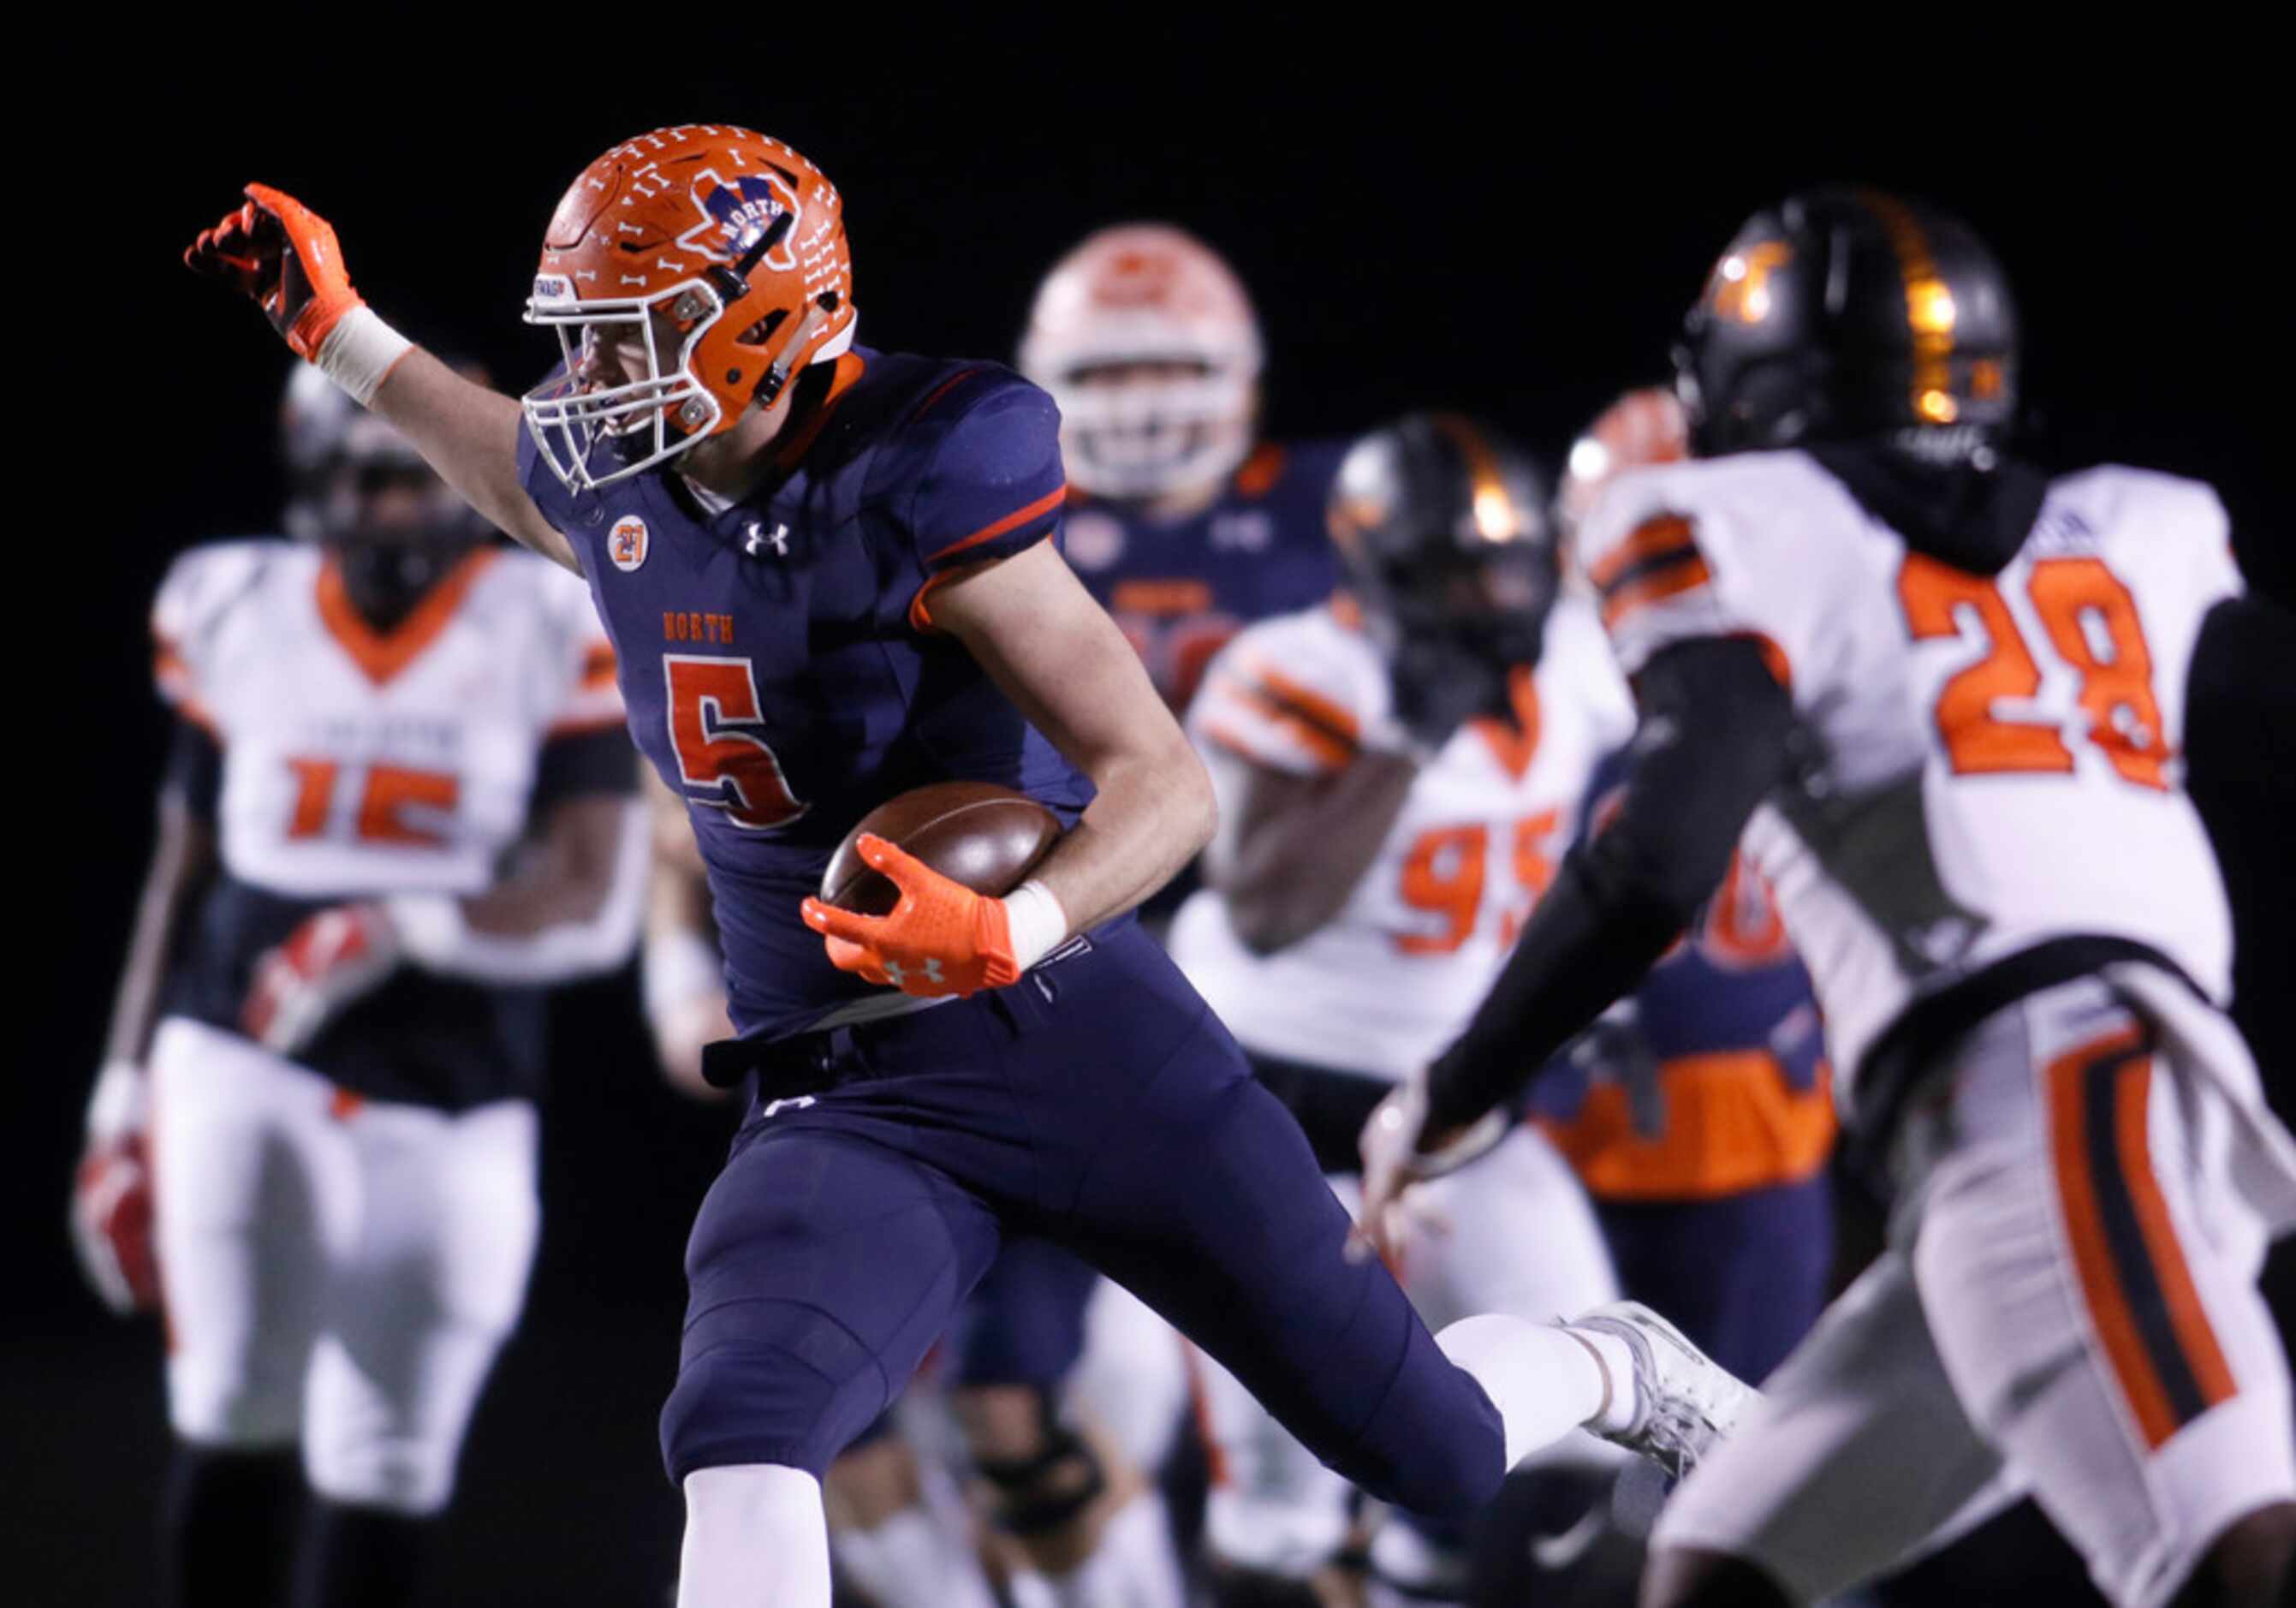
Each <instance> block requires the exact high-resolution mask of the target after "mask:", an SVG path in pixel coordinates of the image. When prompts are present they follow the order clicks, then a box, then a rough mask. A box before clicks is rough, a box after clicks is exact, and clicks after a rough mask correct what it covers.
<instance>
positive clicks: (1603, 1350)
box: [1554, 1324, 1636, 1432]
mask: <svg viewBox="0 0 2296 1608" xmlns="http://www.w3.org/2000/svg"><path fill="white" fill-rule="evenodd" d="M1554 1326H1555V1327H1556V1328H1558V1329H1560V1330H1562V1332H1563V1333H1566V1334H1568V1335H1570V1338H1571V1339H1573V1340H1575V1341H1579V1343H1580V1344H1581V1345H1584V1346H1587V1347H1589V1348H1591V1349H1592V1350H1594V1352H1595V1355H1596V1356H1598V1357H1600V1358H1602V1360H1603V1369H1604V1371H1605V1372H1607V1373H1608V1374H1610V1376H1611V1399H1609V1400H1608V1401H1607V1402H1605V1403H1603V1407H1602V1410H1601V1411H1600V1412H1599V1413H1597V1414H1596V1415H1595V1416H1594V1417H1592V1418H1590V1419H1588V1420H1587V1428H1588V1429H1590V1430H1607V1431H1611V1432H1616V1431H1619V1430H1623V1429H1626V1428H1628V1427H1629V1426H1631V1425H1632V1424H1633V1423H1634V1421H1635V1405H1636V1403H1635V1355H1634V1353H1633V1352H1632V1351H1629V1350H1628V1349H1627V1342H1626V1341H1623V1340H1620V1338H1619V1337H1618V1336H1617V1335H1615V1334H1610V1333H1604V1332H1603V1331H1602V1330H1600V1329H1581V1328H1579V1327H1578V1326H1577V1325H1572V1324H1557V1325H1554Z"/></svg>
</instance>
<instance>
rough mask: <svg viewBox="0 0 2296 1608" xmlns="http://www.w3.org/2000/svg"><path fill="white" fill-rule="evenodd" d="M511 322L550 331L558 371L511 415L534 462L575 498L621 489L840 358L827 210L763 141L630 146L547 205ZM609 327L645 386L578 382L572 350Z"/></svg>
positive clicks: (691, 132)
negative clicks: (619, 484)
mask: <svg viewBox="0 0 2296 1608" xmlns="http://www.w3.org/2000/svg"><path fill="white" fill-rule="evenodd" d="M526 321H527V322H528V323H529V324H548V325H550V326H552V327H553V328H554V329H556V330H557V332H558V340H559V346H560V349H562V352H563V353H564V355H565V358H566V369H565V373H563V374H561V375H558V376H556V377H554V378H553V379H552V380H551V381H548V382H546V383H545V384H543V385H542V386H539V387H537V389H536V390H532V391H529V392H528V393H527V395H526V397H525V398H524V402H523V406H524V407H525V409H526V423H527V428H528V430H529V431H532V432H533V435H534V439H535V444H536V445H537V447H540V448H541V451H542V456H543V461H544V462H545V463H546V464H549V465H550V468H551V470H552V472H553V473H555V474H556V475H557V476H558V478H559V479H560V480H563V481H565V482H566V484H567V486H568V487H569V488H570V489H572V490H575V491H583V490H588V489H592V488H596V487H599V486H603V485H607V484H609V483H611V482H612V481H615V480H621V479H623V478H625V477H626V476H628V475H633V474H636V473H638V472H640V471H642V470H645V469H651V468H652V467H653V466H654V465H655V464H660V463H662V462H664V461H666V460H667V459H669V458H672V457H675V456H676V455H677V454H679V453H681V452H684V451H685V450H686V449H687V448H688V447H692V446H693V445H694V444H695V443H696V442H698V441H701V440H703V439H707V438H708V437H710V436H713V435H716V434H717V433H718V432H719V431H726V430H731V429H732V428H733V427H734V423H735V421H737V420H738V419H740V417H741V416H742V412H743V411H744V410H745V409H746V408H747V407H748V406H749V405H750V402H752V401H758V402H762V403H765V404H767V405H770V404H771V403H772V402H773V401H774V399H775V398H776V397H778V396H779V395H780V394H781V392H782V390H783V388H784V387H785V386H787V385H788V383H789V381H790V378H791V375H792V374H794V373H797V372H798V371H799V369H801V368H803V367H804V366H805V365H807V364H809V363H820V362H824V361H826V360H828V359H830V358H832V357H837V356H839V355H840V353H842V352H843V351H844V350H845V349H847V348H848V347H849V346H851V345H852V343H853V322H854V312H853V267H852V262H851V259H850V258H849V255H848V253H847V250H846V246H845V224H844V216H843V203H842V202H841V201H840V199H839V197H838V193H837V190H836V187H835V186H834V185H832V184H831V183H830V182H829V180H828V179H826V178H825V177H824V176H822V172H821V170H820V169H819V168H816V167H815V166H814V165H813V164H812V163H811V162H809V161H808V160H805V158H804V157H802V156H799V154H798V153H797V152H795V151H792V150H791V148H790V147H789V146H787V145H784V144H782V142H781V141H779V140H776V139H771V138H768V137H767V136H766V135H762V134H752V133H751V132H750V130H748V129H746V128H735V127H729V126H727V125H726V124H722V123H718V124H710V123H701V124H688V125H684V126H681V127H672V128H657V129H655V130H654V131H653V132H652V134H642V135H638V136H637V137H636V138H635V139H632V140H627V141H625V142H624V143H623V144H619V145H617V146H615V147H614V148H613V149H612V150H611V151H609V152H606V153H605V154H604V155H603V156H602V157H600V158H599V159H598V160H596V161H594V162H592V163H591V164H590V165H589V166H588V167H587V168H584V169H583V170H582V172H581V175H580V176H578V177H577V178H576V179H575V181H574V183H573V185H572V186H571V187H570V189H568V191H567V192H566V194H565V195H564V197H563V198H562V199H561V200H560V201H559V203H558V209H557V211H555V212H554V213H553V214H552V215H551V218H550V228H549V232H548V233H547V234H545V236H544V239H543V243H542V260H541V263H540V265H539V267H537V269H536V271H535V275H534V293H533V294H532V295H531V296H529V298H528V299H527V303H526ZM615 324H626V325H635V327H636V328H637V330H638V331H639V332H641V333H642V336H643V339H644V348H645V354H646V362H647V369H648V372H647V373H646V375H645V377H644V378H643V379H639V380H633V381H629V382H627V383H626V384H620V385H596V384H592V383H589V382H586V381H585V380H584V379H583V378H582V376H581V375H580V373H579V372H578V371H579V368H580V365H581V355H582V353H581V349H582V346H583V343H584V342H586V341H589V340H596V339H599V336H598V333H597V332H598V330H599V329H600V328H601V327H602V326H611V325H615ZM673 341H674V342H675V344H676V351H675V352H674V353H672V352H670V351H669V350H668V347H669V345H670V344H671V343H672V342H673ZM602 448H603V451H602V450H601V449H602Z"/></svg>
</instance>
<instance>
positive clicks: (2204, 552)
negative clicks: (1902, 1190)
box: [1582, 452, 2240, 1097]
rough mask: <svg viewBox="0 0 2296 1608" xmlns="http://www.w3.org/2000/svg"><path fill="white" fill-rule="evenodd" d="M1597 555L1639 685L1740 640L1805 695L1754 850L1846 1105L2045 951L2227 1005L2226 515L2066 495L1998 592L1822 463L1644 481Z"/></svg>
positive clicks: (2119, 476) (2040, 521) (2178, 487)
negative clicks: (1936, 994) (1947, 997)
mask: <svg viewBox="0 0 2296 1608" xmlns="http://www.w3.org/2000/svg"><path fill="white" fill-rule="evenodd" d="M1582 542H1583V546H1582V553H1583V554H1584V557H1585V561H1586V563H1587V570H1588V572H1589V574H1590V575H1591V576H1592V577H1593V578H1594V579H1595V582H1596V584H1597V586H1598V587H1600V588H1601V591H1602V595H1603V603H1602V607H1603V619H1604V623H1605V624H1606V625H1607V626H1608V628H1609V629H1610V631H1611V640H1612V642H1613V644H1615V645H1616V647H1617V649H1618V652H1619V657H1620V661H1621V662H1622V663H1623V664H1624V665H1625V666H1626V667H1627V669H1628V673H1629V674H1631V673H1633V672H1635V671H1636V670H1638V669H1640V668H1641V667H1642V665H1643V663H1644V661H1645V660H1648V658H1649V657H1650V656H1651V654H1652V653H1653V652H1656V651H1657V650H1659V649H1660V648H1661V647H1663V646H1665V645H1667V644H1669V643H1673V642H1677V641H1681V640H1683V639H1685V638H1687V637H1695V636H1747V637H1752V638H1755V639H1757V640H1759V641H1760V642H1761V643H1762V644H1765V650H1766V652H1767V654H1768V656H1769V658H1770V660H1771V663H1772V667H1773V668H1774V669H1776V670H1777V671H1778V672H1779V674H1780V676H1781V677H1782V678H1783V679H1784V681H1785V682H1786V684H1787V685H1788V686H1789V687H1790V689H1791V691H1792V698H1793V704H1794V710H1795V712H1796V714H1797V716H1798V717H1799V721H1800V739H1801V741H1802V742H1803V744H1804V750H1805V751H1804V752H1803V753H1802V754H1801V755H1800V759H1799V762H1798V766H1797V771H1796V775H1795V776H1794V777H1793V779H1792V780H1791V781H1790V782H1789V783H1787V784H1786V785H1784V786H1782V787H1780V788H1778V789H1776V790H1775V791H1774V792H1772V793H1771V795H1770V798H1769V800H1767V802H1766V803H1765V804H1764V805H1763V806H1762V808H1760V809H1759V811H1758V812H1757V813H1756V815H1755V816H1754V818H1753V820H1752V822H1751V824H1750V825H1749V826H1748V828H1747V832H1746V835H1745V839H1744V841H1743V848H1744V849H1745V851H1746V852H1747V854H1748V855H1749V856H1750V857H1751V859H1752V860H1753V863H1754V865H1755V866H1756V867H1757V868H1758V869H1759V871H1760V873H1761V874H1762V875H1763V877H1764V878H1765V879H1766V880H1767V882H1768V883H1769V885H1770V887H1771V889H1772V890H1774V892H1775V895H1776V898H1777V900H1778V903H1779V907H1780V910H1781V913H1782V915H1784V919H1785V923H1786V927H1787V930H1788V931H1789V933H1790V934H1791V935H1792V939H1793V942H1794V947H1795V948H1796V949H1798V950H1799V951H1800V954H1801V956H1802V958H1803V960H1804V961H1805V962H1806V963H1807V964H1808V967H1809V971H1810V974H1811V976H1812V978H1813V979H1814V980H1815V981H1816V986H1817V991H1818V997H1819V999H1820V1002H1821V1004H1822V1005H1823V1006H1824V1008H1825V1019H1826V1029H1827V1035H1828V1038H1829V1041H1830V1049H1831V1051H1832V1054H1833V1064H1834V1066H1835V1067H1836V1068H1837V1069H1838V1071H1839V1072H1840V1074H1841V1077H1842V1079H1843V1081H1844V1084H1845V1085H1849V1083H1850V1082H1851V1080H1852V1079H1854V1078H1855V1074H1856V1069H1857V1063H1858V1060H1859V1058H1860V1056H1862V1055H1863V1054H1864V1053H1865V1052H1866V1049H1868V1048H1869V1047H1870V1046H1872V1045H1873V1043H1874V1040H1875V1038H1877V1037H1878V1036H1879V1035H1880V1034H1881V1033H1882V1031H1883V1030H1885V1029H1887V1028H1888V1027H1889V1026H1890V1023H1891V1022H1892V1021H1895V1020H1896V1019H1897V1017H1898V1015H1899V1014H1900V1013H1902V1012H1903V1011H1904V1010H1905V1008H1906V1007H1907V1005H1908V1004H1909V1003H1911V1002H1912V1001H1913V1000H1914V999H1915V998H1916V997H1919V996H1921V995H1923V994H1925V993H1926V992H1928V991H1930V990H1931V989H1936V988H1939V987H1941V986H1943V985H1945V984H1947V983H1949V982H1951V981H1953V980H1956V978H1958V977H1961V976H1964V975H1966V974H1967V973H1969V972H1972V971H1973V970H1975V969H1977V968H1980V967H1982V966H1985V965H1988V964H1991V963H1993V962H1995V961H1997V960H2000V959H2002V958H2004V957H2005V956H2010V955H2013V954H2015V953H2017V952H2018V951H2021V950H2023V949H2027V948H2031V947H2032V946H2034V945H2035V944H2037V943H2040V942H2043V941H2046V940H2047V939H2054V938H2062V937H2071V936H2078V935H2097V936H2103V937H2114V938H2127V939H2135V940H2136V941H2138V942H2142V943H2144V944H2148V945H2150V946H2152V947H2153V948H2155V949H2158V950H2160V951H2161V952H2162V953H2164V954H2165V955H2167V956H2169V958H2170V959H2172V960H2174V961H2175V962H2176V963H2177V964H2178V965H2180V966H2182V967H2183V968H2184V970H2185V972H2188V973H2189V974H2190V975H2191V977H2192V978H2193V979H2194V981H2196V982H2197V983H2199V984H2200V985H2201V986H2202V988H2204V989H2208V990H2210V992H2211V994H2212V995H2214V996H2215V997H2218V998H2219V999H2221V998H2222V997H2224V994H2225V992H2226V989H2227V988H2228V986H2229V966H2230V959H2231V931H2230V924H2229V918H2228V916H2227V914H2226V906H2225V898H2224V890H2223V886H2222V883H2221V882H2220V880H2219V878H2218V872H2217V866H2216V861H2215V858H2214V857H2213V856H2212V854H2211V853H2210V848H2209V842H2208V839H2207V836H2206V834H2205V833H2203V831H2202V825H2201V822H2200V818H2199V816H2198V815H2197V813H2196V812H2195V811H2194V808H2193V806H2192V804H2191V802H2190V800H2188V799H2187V798H2186V797H2185V792H2184V787H2183V780H2182V776H2183V766H2182V763H2181V759H2180V746H2181V742H2182V738H2183V725H2184V707H2185V673H2186V669H2187V667H2188V665H2189V662H2190V660H2191V658H2192V652H2193V646H2194V642H2195V640H2196V639H2197V637H2198V636H2199V632H2200V627H2201V621H2202V617H2203V616H2204V615H2206V614H2207V612H2208V611H2209V609H2210V607H2211V606H2212V605H2213V604H2215V603H2217V602H2218V600H2219V599H2221V598H2224V597H2226V596H2227V595H2231V594H2233V593H2235V592H2236V591H2237V590H2238V589H2239V587H2240V578H2239V573H2238V571H2237V570H2236V569H2235V566H2234V563H2233V560H2232V555H2231V549H2230V546H2229V542H2228V532H2227V525H2226V518H2225V513H2224V510H2223V507H2222V506H2221V505H2219V504H2218V501H2217V498H2216V496H2215V494H2214V493H2213V492H2212V491H2210V489H2209V488H2207V487H2206V486H2203V485H2201V484H2198V483H2196V482H2194V481H2191V480H2177V479H2174V478H2171V477H2169V476H2167V475H2161V474H2155V473H2151V472H2144V471H2139V470H2134V469H2125V468H2120V467H2112V466H2108V467H2103V468H2095V469H2090V470H2087V471H2084V472H2080V473H2077V474H2072V475H2068V476H2065V477H2063V478H2062V479H2059V480H2055V481H2054V482H2052V483H2051V485H2050V486H2049V488H2048V490H2047V495H2046V499H2045V500H2044V502H2043V504H2042V506H2041V512H2040V514H2039V516H2038V518H2037V519H2036V521H2034V525H2033V528H2032V530H2031V532H2030V534H2029V535H2028V536H2027V537H2026V539H2025V542H2024V545H2023V546H2022V547H2021V549H2020V551H2019V552H2018V554H2017V555H2016V557H2015V558H2014V559H2013V560H2012V561H2011V562H2010V563H2009V564H2008V566H2007V567H2006V568H2005V569H2004V570H2002V571H2001V573H2000V574H1998V575H1997V576H1994V577H1991V578H1987V577H1983V576H1977V575H1972V574H1969V573H1967V572H1965V571H1963V570H1956V569H1955V568H1953V567H1951V566H1949V565H1948V564H1946V563H1943V562H1939V561H1938V560H1936V559H1933V558H1931V557H1928V556H1925V555H1923V554H1920V553H1918V552H1915V551H1913V550H1912V549H1911V548H1910V547H1909V546H1908V545H1907V541H1906V539H1905V538H1904V537H1902V536H1900V535H1899V534H1898V532H1896V531H1894V530H1892V529H1890V528H1889V526H1887V525H1886V524H1884V523H1883V522H1882V521H1880V520H1879V519H1878V518H1876V517H1875V516H1874V515H1873V514H1871V513H1868V512H1867V511H1866V508H1865V507H1864V506H1863V505H1861V504H1859V503H1858V502H1857V500H1856V499H1855V498H1854V497H1853V496H1851V495H1850V493H1849V489H1848V488H1846V487H1844V486H1843V485H1842V484H1841V482H1840V481H1839V480H1836V479H1834V478H1833V476H1832V475H1831V474H1829V473H1828V472H1826V471H1825V469H1824V468H1822V467H1821V466H1820V465H1819V464H1817V463H1816V460H1814V459H1812V458H1811V457H1809V456H1808V455H1805V454H1803V453H1800V452H1770V453H1750V454H1744V455H1734V456H1730V457H1725V458H1721V459H1717V460H1712V461H1708V462H1702V463H1694V464H1669V465H1661V466H1658V467H1654V468H1651V469H1645V470H1641V471H1637V472H1634V473H1632V474H1629V475H1627V476H1625V477H1623V478H1622V479H1621V480H1620V481H1619V482H1618V483H1617V485H1615V486H1614V487H1613V488H1611V491H1610V492H1609V494H1608V495H1607V496H1604V498H1603V501H1602V502H1601V503H1600V504H1599V505H1597V506H1596V508H1595V511H1594V513H1593V514H1592V515H1591V516H1590V517H1589V519H1588V521H1587V523H1586V525H1585V527H1584V529H1583V534H1582ZM1844 1092H1845V1094H1849V1095H1852V1096H1853V1097H1854V1089H1851V1088H1849V1087H1845V1089H1844Z"/></svg>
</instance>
